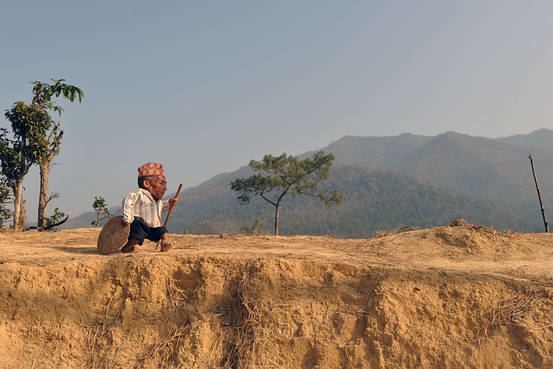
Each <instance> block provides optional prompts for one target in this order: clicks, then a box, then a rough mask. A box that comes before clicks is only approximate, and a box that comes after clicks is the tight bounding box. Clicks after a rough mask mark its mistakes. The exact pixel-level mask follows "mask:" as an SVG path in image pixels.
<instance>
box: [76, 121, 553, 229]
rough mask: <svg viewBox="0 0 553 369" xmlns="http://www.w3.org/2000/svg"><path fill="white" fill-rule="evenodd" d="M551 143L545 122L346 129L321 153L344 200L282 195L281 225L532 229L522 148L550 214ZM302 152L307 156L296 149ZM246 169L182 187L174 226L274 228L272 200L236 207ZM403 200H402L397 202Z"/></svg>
mask: <svg viewBox="0 0 553 369" xmlns="http://www.w3.org/2000/svg"><path fill="white" fill-rule="evenodd" d="M548 142H549V145H548ZM552 146H553V130H549V129H541V130H538V131H535V132H532V133H530V134H528V135H517V136H509V137H503V138H498V139H491V138H484V137H474V136H469V135H464V134H459V133H455V132H446V133H444V134H441V135H438V136H420V135H414V134H408V133H406V134H401V135H399V136H394V137H357V136H345V137H343V138H341V139H339V140H337V141H335V142H332V143H331V144H330V145H328V146H327V147H325V148H323V150H324V151H327V152H332V153H333V154H334V155H335V156H336V161H335V169H334V175H333V177H332V179H331V180H330V182H329V184H331V185H332V186H334V187H336V188H339V189H341V190H342V191H344V192H345V194H346V197H347V198H348V200H346V201H345V202H344V204H342V205H341V206H339V207H337V208H334V209H332V208H331V209H324V207H322V205H321V204H318V203H316V202H310V201H308V200H307V199H300V198H298V199H293V198H290V199H287V201H286V203H285V208H284V209H283V214H282V224H281V231H282V233H283V234H301V233H305V234H336V235H340V236H355V237H358V236H363V237H364V236H368V235H371V234H372V233H374V231H377V230H383V229H390V228H395V227H398V226H402V225H416V226H433V225H437V224H443V223H444V222H447V221H449V220H451V219H452V218H453V217H465V218H468V219H469V220H470V221H474V222H476V223H481V224H489V225H493V226H495V227H497V228H500V229H517V230H526V231H537V230H540V229H541V227H542V226H541V218H540V215H539V208H538V206H537V199H536V195H535V188H534V186H533V182H532V178H531V171H530V164H529V161H528V153H529V152H532V153H533V154H534V155H535V157H536V166H537V170H538V177H539V179H540V186H541V187H542V189H543V193H544V201H545V205H546V211H547V208H548V205H549V204H552V205H553V147H552ZM277 154H278V153H277ZM305 155H309V153H306V154H303V155H300V156H305ZM256 159H259V158H256ZM249 173H250V170H249V168H248V167H242V168H240V169H239V170H237V171H234V172H229V173H224V174H219V175H217V176H215V177H213V178H211V179H210V180H208V181H206V182H204V183H202V184H200V185H199V186H196V187H194V188H190V189H187V190H185V191H184V192H183V193H182V196H181V198H182V201H181V204H179V206H178V207H177V208H176V209H175V210H174V212H173V219H172V221H171V224H172V226H171V230H172V231H176V232H183V231H186V232H193V233H222V232H226V233H231V232H240V229H241V228H242V227H247V226H251V225H252V224H253V223H254V221H255V220H258V221H259V222H260V224H262V225H263V227H264V229H265V230H267V231H268V230H270V226H269V225H270V218H271V210H272V207H270V206H267V204H265V203H263V202H262V201H254V202H252V203H251V204H250V205H247V206H243V205H240V204H238V201H237V200H236V196H235V194H234V193H232V191H231V190H230V186H229V183H230V182H231V181H232V180H233V179H235V178H237V177H243V176H247V175H249ZM375 189H377V190H375ZM388 189H389V190H388ZM392 189H393V190H392ZM399 198H401V199H402V200H401V202H400V203H398V202H397V201H395V200H396V199H399ZM352 199H355V201H352ZM398 204H399V205H398ZM398 206H399V207H398ZM401 209H403V211H402V210H401ZM552 211H553V209H552ZM92 218H93V215H92V213H88V214H83V215H81V216H79V217H77V218H75V219H72V220H70V221H69V222H68V227H81V226H89V224H90V221H91V219H92ZM361 220H362V221H361Z"/></svg>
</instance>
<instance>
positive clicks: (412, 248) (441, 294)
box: [0, 222, 553, 369]
mask: <svg viewBox="0 0 553 369" xmlns="http://www.w3.org/2000/svg"><path fill="white" fill-rule="evenodd" d="M98 233H99V230H98V229H78V230H66V231H61V232H53V233H37V232H26V233H17V234H16V233H10V232H6V233H0V250H1V253H0V368H33V369H39V368H52V369H53V368H102V369H108V368H113V369H116V368H121V369H123V368H124V369H127V368H198V369H199V368H206V369H207V368H236V369H238V368H251V369H253V368H302V369H307V368H318V369H327V368H387V369H389V368H391V369H394V368H436V369H438V368H440V369H445V368H486V369H487V368H502V369H509V368H553V299H552V297H553V270H552V268H551V266H552V265H553V235H551V234H520V233H502V232H496V231H494V230H493V229H490V228H485V227H479V226H473V225H470V224H466V223H463V222H459V223H455V224H454V225H451V226H444V227H438V228H432V229H420V230H409V231H405V232H400V233H392V234H382V235H379V237H375V238H371V239H362V240H359V239H338V238H333V237H307V236H296V237H272V236H256V237H254V236H232V235H231V236H228V235H221V236H193V235H172V239H173V240H175V241H176V248H175V249H174V250H171V251H170V252H169V253H163V254H162V253H159V252H156V251H155V250H154V245H153V244H152V243H149V244H146V245H144V246H143V247H142V248H141V249H140V251H139V252H138V253H135V254H132V255H125V254H115V255H109V256H101V255H98V254H97V252H96V246H95V245H96V238H97V236H98Z"/></svg>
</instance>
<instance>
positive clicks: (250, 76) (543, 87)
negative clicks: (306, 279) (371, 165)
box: [0, 0, 553, 221]
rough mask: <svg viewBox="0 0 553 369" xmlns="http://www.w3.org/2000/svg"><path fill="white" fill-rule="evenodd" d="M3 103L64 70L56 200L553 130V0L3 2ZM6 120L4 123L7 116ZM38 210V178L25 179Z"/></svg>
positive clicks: (77, 204) (81, 205) (68, 202)
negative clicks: (451, 137) (323, 154)
mask: <svg viewBox="0 0 553 369" xmlns="http://www.w3.org/2000/svg"><path fill="white" fill-rule="evenodd" d="M0 3H1V9H2V15H1V19H0V46H1V51H0V108H1V109H2V111H3V110H5V109H8V108H9V107H10V106H11V104H12V103H13V102H15V101H16V100H26V101H29V100H30V97H31V85H30V84H29V81H31V80H40V81H48V80H49V79H50V78H66V79H67V80H68V82H70V83H73V84H76V85H78V86H79V87H81V88H82V89H83V90H84V91H85V94H86V96H85V99H84V101H83V103H82V104H77V103H73V104H70V103H65V102H61V104H62V105H63V106H64V107H65V113H64V115H63V116H62V118H61V121H62V126H63V127H64V129H65V137H64V142H63V145H62V152H61V154H60V156H59V157H58V158H57V160H56V163H57V164H56V165H55V166H54V168H53V170H52V177H51V190H52V191H57V192H60V193H61V198H60V199H59V200H56V202H55V203H54V204H53V206H59V207H60V208H61V210H63V211H69V212H71V213H72V214H74V215H77V214H78V213H79V212H81V211H85V210H90V209H91V203H92V200H93V197H94V196H95V195H103V196H104V197H105V198H106V199H107V200H108V203H109V204H110V205H117V204H119V203H120V201H121V199H122V197H123V196H124V194H125V193H126V192H128V191H130V190H132V189H133V188H134V187H135V186H136V168H137V167H138V166H139V165H140V164H142V163H144V162H147V161H159V162H162V163H163V164H164V165H165V166H166V169H167V172H168V179H169V186H170V190H171V191H174V190H175V189H176V187H177V185H178V183H179V182H182V183H183V184H184V186H185V187H190V186H194V185H197V184H199V183H201V182H202V181H204V180H206V179H208V178H210V177H212V176H213V175H215V174H218V173H220V172H224V171H231V170H234V169H236V168H238V167H239V166H242V165H245V164H246V163H247V162H248V161H249V160H250V159H259V158H261V157H262V155H263V154H265V153H274V154H280V153H282V152H287V153H290V154H299V153H302V152H305V151H308V150H313V149H317V148H322V147H324V146H326V145H328V144H329V143H330V142H332V141H335V140H337V139H339V138H340V137H342V136H344V135H359V136H389V135H397V134H400V133H402V132H411V133H418V134H426V135H435V134H439V133H442V132H444V131H448V130H453V131H457V132H461V133H468V134H471V135H483V136H492V137H497V136H506V135H511V134H518V133H528V132H530V131H532V130H534V129H537V128H540V127H546V128H553V122H552V120H551V118H552V117H553V104H552V103H551V102H552V98H553V73H552V71H553V2H551V1H519V0H516V1H514V0H513V1H507V0H497V1H485V0H478V1H467V0H463V1H444V0H439V1H413V0H406V1H322V0H317V1H298V0H295V1H284V0H278V1H277V0H274V1H262V0H255V1H194V2H192V1H182V0H178V1H151V0H149V1H142V0H132V1H130V0H129V1H122V0H112V1H104V0H101V1H100V0H96V1H86V2H85V1H75V0H72V1H57V0H49V1H24V0H22V1H6V0H0ZM0 124H1V125H3V126H6V125H7V124H8V122H7V121H6V120H4V119H3V118H1V119H0ZM26 188H27V195H26V196H27V199H28V203H29V205H28V207H29V209H28V213H29V218H30V220H31V221H35V219H36V209H35V207H36V201H35V197H36V193H37V188H38V178H37V175H36V173H35V172H34V173H32V174H31V175H30V176H29V177H28V178H27V181H26Z"/></svg>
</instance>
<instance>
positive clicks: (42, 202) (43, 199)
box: [37, 163, 50, 232]
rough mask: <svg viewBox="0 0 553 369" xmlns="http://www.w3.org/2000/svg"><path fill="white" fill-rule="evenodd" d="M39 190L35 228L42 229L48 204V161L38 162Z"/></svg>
mask: <svg viewBox="0 0 553 369" xmlns="http://www.w3.org/2000/svg"><path fill="white" fill-rule="evenodd" d="M39 167H40V192H39V197H38V221H37V229H38V231H39V232H40V231H42V230H43V229H44V227H45V226H46V224H44V223H45V222H46V205H47V204H48V176H49V175H50V163H45V164H42V163H41V164H40V165H39Z"/></svg>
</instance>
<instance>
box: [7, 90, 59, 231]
mask: <svg viewBox="0 0 553 369" xmlns="http://www.w3.org/2000/svg"><path fill="white" fill-rule="evenodd" d="M4 115H5V117H6V119H8V121H10V123H11V133H12V134H11V137H10V135H9V134H8V130H6V129H4V128H2V129H0V165H1V167H2V174H3V175H4V177H5V179H6V184H7V186H8V187H9V188H11V190H12V192H13V202H14V212H13V228H14V230H21V229H23V228H24V221H23V219H25V214H24V210H23V207H24V200H23V191H24V188H23V180H24V178H25V176H26V175H27V173H28V172H29V169H30V168H31V166H32V165H34V164H37V163H38V161H39V155H40V154H39V153H40V145H41V144H40V138H41V137H42V136H43V135H44V134H45V132H46V130H47V129H48V127H49V126H50V125H51V124H52V122H51V119H50V116H49V114H48V112H46V111H45V110H44V109H42V108H40V107H39V106H36V105H32V104H31V105H29V104H26V103H24V102H22V101H17V102H15V103H14V104H13V106H12V107H11V109H9V110H6V111H5V114H4Z"/></svg>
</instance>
